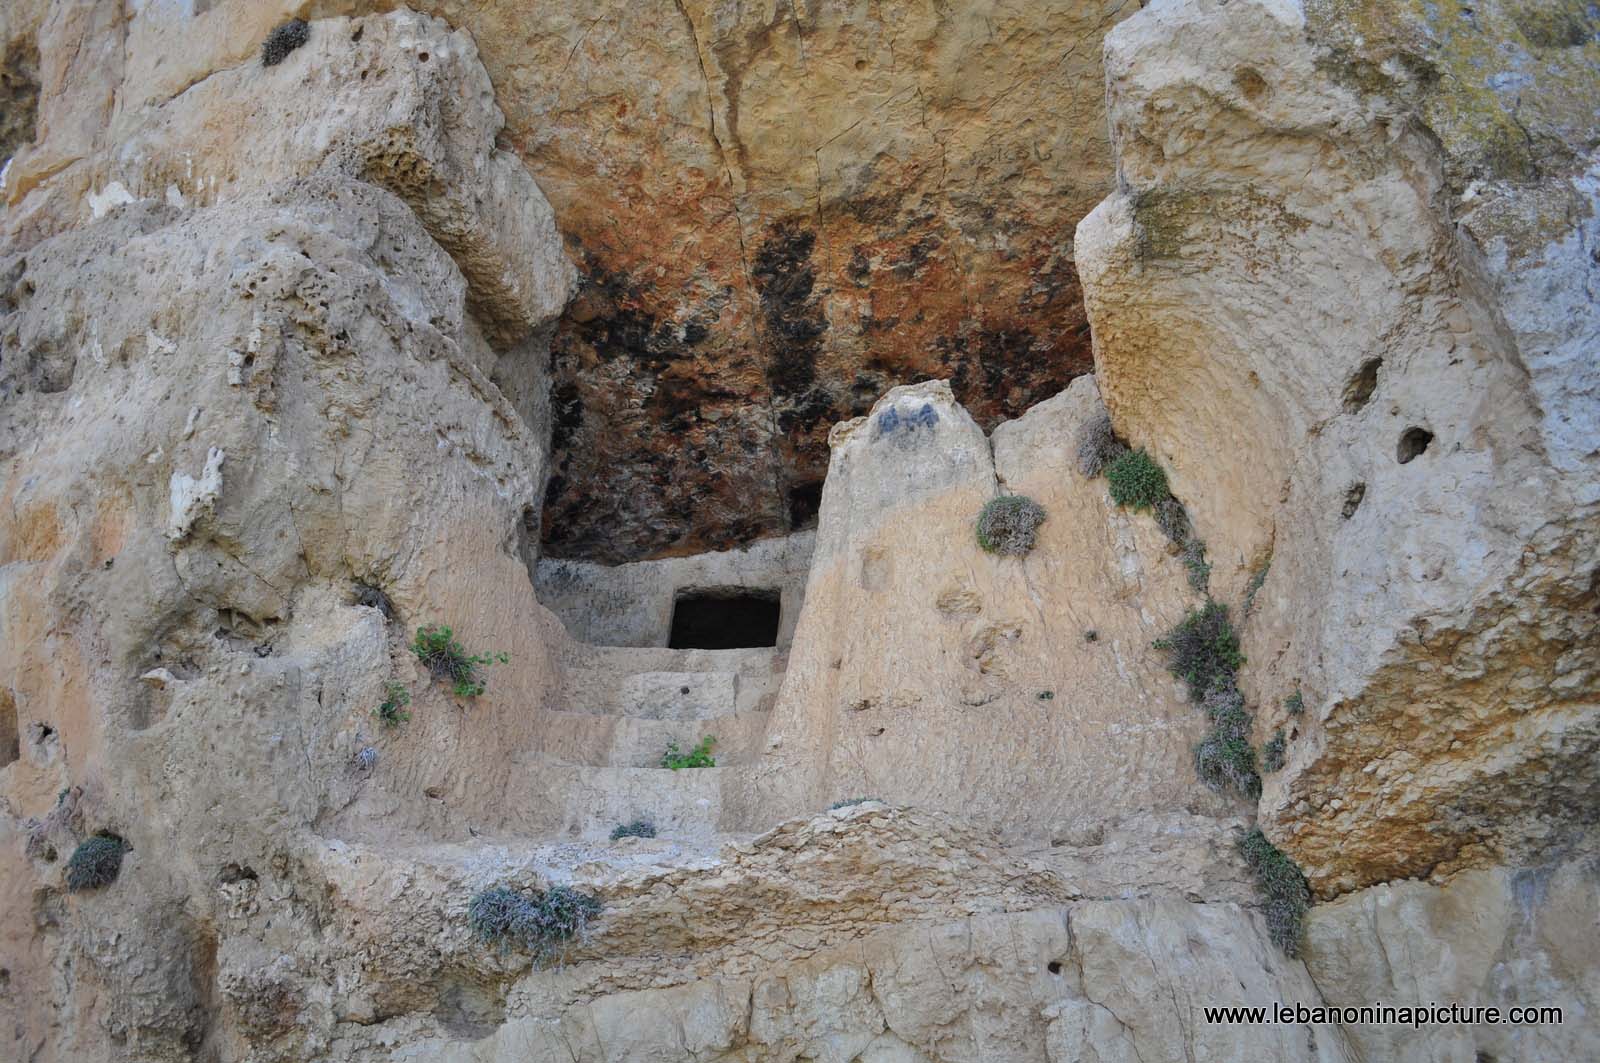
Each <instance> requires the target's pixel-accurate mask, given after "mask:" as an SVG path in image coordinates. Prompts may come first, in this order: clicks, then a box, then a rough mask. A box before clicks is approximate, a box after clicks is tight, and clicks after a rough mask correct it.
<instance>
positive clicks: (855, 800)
mask: <svg viewBox="0 0 1600 1063" xmlns="http://www.w3.org/2000/svg"><path fill="white" fill-rule="evenodd" d="M878 800H881V798H877V797H847V798H845V799H844V800H843V801H835V802H834V803H833V804H831V805H829V806H828V811H829V812H832V811H834V810H836V809H840V808H849V807H850V806H851V805H860V804H865V803H866V802H868V801H878Z"/></svg>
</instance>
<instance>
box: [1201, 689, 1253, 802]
mask: <svg viewBox="0 0 1600 1063" xmlns="http://www.w3.org/2000/svg"><path fill="white" fill-rule="evenodd" d="M1200 708H1201V709H1203V710H1204V711H1205V714H1206V718H1207V719H1208V720H1209V721H1210V722H1211V729H1210V730H1209V731H1207V732H1206V735H1205V737H1204V738H1202V739H1201V740H1200V744H1199V745H1197V746H1195V747H1194V767H1195V773H1196V774H1198V775H1199V776H1200V781H1201V782H1203V783H1205V784H1206V785H1207V786H1209V787H1210V788H1211V789H1213V790H1215V791H1217V792H1218V793H1222V792H1224V791H1227V790H1233V791H1234V792H1235V793H1237V794H1239V796H1241V797H1244V798H1246V799H1248V800H1252V801H1253V800H1255V799H1256V798H1258V797H1260V796H1261V776H1260V774H1259V773H1258V772H1257V771H1256V751H1255V748H1254V747H1253V746H1251V744H1250V713H1249V712H1248V711H1247V710H1246V709H1245V707H1244V695H1243V694H1241V693H1239V690H1238V688H1237V687H1235V686H1234V685H1233V682H1232V679H1231V678H1230V679H1228V680H1225V681H1219V682H1218V683H1216V684H1215V685H1214V686H1212V688H1211V690H1210V692H1209V693H1207V694H1206V696H1205V698H1204V699H1202V700H1201V702H1200Z"/></svg>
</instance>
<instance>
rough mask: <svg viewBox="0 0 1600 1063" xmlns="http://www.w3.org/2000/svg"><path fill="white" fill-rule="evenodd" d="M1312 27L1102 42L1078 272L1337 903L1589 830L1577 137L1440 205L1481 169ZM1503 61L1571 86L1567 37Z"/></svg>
mask: <svg viewBox="0 0 1600 1063" xmlns="http://www.w3.org/2000/svg"><path fill="white" fill-rule="evenodd" d="M1493 7H1494V5H1488V8H1493ZM1512 7H1514V5H1510V6H1507V7H1506V8H1505V10H1506V11H1509V10H1511V8H1512ZM1486 10H1487V9H1486ZM1519 10H1520V9H1519ZM1311 13H1312V12H1311V11H1310V9H1309V8H1308V10H1307V11H1306V12H1302V11H1301V9H1300V8H1299V7H1298V6H1297V5H1292V4H1283V3H1270V2H1265V0H1260V2H1250V3H1232V4H1227V5H1224V4H1221V3H1211V2H1195V3H1182V4H1167V5H1161V6H1157V7H1152V8H1151V9H1150V10H1148V11H1147V12H1146V13H1145V14H1143V15H1141V16H1140V17H1139V18H1138V19H1136V20H1130V21H1129V22H1128V23H1126V24H1125V25H1123V26H1121V27H1119V28H1118V29H1117V30H1116V31H1114V32H1113V33H1112V34H1111V35H1110V37H1108V39H1107V52H1106V55H1107V79H1108V86H1109V88H1108V99H1109V101H1110V103H1109V106H1110V113H1111V121H1112V129H1113V137H1114V140H1115V142H1116V145H1117V152H1118V162H1119V173H1120V174H1121V180H1122V189H1121V190H1120V191H1119V192H1118V194H1117V195H1115V196H1113V197H1112V198H1110V199H1108V200H1107V201H1106V202H1105V203H1103V204H1102V205H1101V206H1100V207H1098V208H1097V209H1096V210H1095V212H1094V213H1093V214H1091V215H1090V217H1089V218H1087V219H1085V221H1084V222H1083V223H1082V224H1081V225H1080V226H1079V229H1078V250H1079V264H1080V268H1081V269H1082V270H1083V275H1084V277H1085V280H1086V284H1087V292H1088V307H1089V313H1090V318H1091V320H1092V321H1093V323H1094V326H1095V337H1096V340H1095V342H1096V362H1097V366H1098V377H1099V380H1100V385H1101V387H1102V389H1103V390H1104V393H1105V396H1106V404H1107V406H1108V407H1109V408H1110V410H1111V413H1112V416H1113V418H1114V420H1115V422H1116V424H1117V426H1118V428H1119V430H1121V431H1122V432H1123V433H1124V434H1125V435H1126V436H1127V437H1128V438H1129V439H1130V440H1131V441H1132V442H1133V443H1135V444H1138V445H1143V446H1147V447H1149V448H1150V450H1151V451H1152V452H1153V453H1154V454H1155V455H1156V456H1157V457H1158V458H1159V459H1160V460H1161V461H1162V462H1163V464H1165V465H1166V466H1167V467H1168V468H1169V469H1170V470H1171V471H1172V478H1173V485H1174V489H1175V490H1176V492H1177V493H1178V494H1179V496H1180V497H1182V498H1183V499H1184V501H1185V502H1186V503H1188V505H1189V507H1190V509H1191V511H1192V512H1193V513H1194V514H1195V517H1196V523H1197V525H1198V528H1199V531H1200V534H1201V536H1202V537H1203V538H1204V539H1205V540H1206V541H1207V543H1208V545H1209V547H1210V553H1211V556H1212V558H1213V559H1214V560H1215V561H1216V562H1217V569H1216V571H1215V573H1214V574H1213V584H1214V587H1216V589H1217V590H1218V593H1220V594H1222V595H1223V596H1225V597H1227V598H1230V599H1232V600H1233V601H1234V602H1235V603H1238V602H1239V601H1240V600H1241V599H1242V598H1243V597H1244V591H1245V589H1246V585H1247V584H1248V583H1249V582H1251V581H1252V580H1253V579H1254V580H1258V581H1259V590H1258V592H1257V593H1255V594H1254V595H1253V598H1254V601H1255V606H1256V607H1255V609H1254V610H1253V612H1252V614H1251V615H1250V617H1249V620H1248V626H1247V627H1246V646H1245V650H1246V653H1247V654H1248V655H1249V657H1250V660H1251V663H1250V666H1249V667H1248V668H1247V669H1246V673H1245V675H1246V680H1247V683H1248V684H1249V692H1250V693H1251V694H1252V696H1253V698H1254V700H1255V701H1256V703H1257V704H1258V705H1259V706H1260V711H1259V713H1258V716H1259V724H1260V733H1259V739H1260V740H1265V737H1266V736H1267V735H1269V734H1271V733H1272V732H1273V730H1274V729H1275V728H1277V727H1280V726H1281V727H1282V728H1284V730H1285V731H1286V733H1288V734H1289V735H1290V736H1291V739H1292V740H1291V743H1290V746H1289V765H1288V768H1287V769H1286V770H1285V771H1284V772H1282V773H1281V774H1278V775H1275V776H1272V777H1270V778H1269V780H1268V785H1267V788H1266V792H1265V794H1264V796H1263V799H1262V805H1261V811H1262V818H1263V821H1264V823H1265V825H1266V827H1267V829H1268V832H1269V834H1270V835H1271V836H1272V837H1273V838H1274V839H1275V840H1276V841H1278V842H1279V844H1281V845H1283V846H1284V847H1285V848H1286V849H1287V850H1288V851H1289V852H1290V853H1292V854H1293V855H1294V856H1295V857H1296V858H1297V859H1298V860H1300V862H1301V863H1302V864H1303V865H1304V866H1305V868H1306V871H1307V873H1308V874H1309V875H1310V876H1311V878H1312V881H1313V882H1314V884H1315V885H1316V887H1317V888H1318V889H1319V890H1321V891H1323V892H1324V893H1326V894H1335V893H1339V892H1342V891H1345V890H1349V889H1352V888H1357V887H1360V886H1362V885H1366V884H1368V883H1372V882H1377V881H1383V880H1387V879H1391V878H1395V877H1412V876H1423V877H1425V876H1428V875H1430V874H1443V873H1448V872H1449V871H1452V870H1456V869H1459V868H1462V867H1469V866H1476V865H1481V864H1486V863H1494V862H1496V861H1499V860H1505V859H1510V860H1513V861H1517V860H1525V859H1540V857H1541V854H1548V853H1554V852H1558V851H1560V850H1561V849H1562V848H1563V847H1564V846H1566V845H1569V844H1571V843H1572V842H1573V841H1574V840H1575V838H1576V837H1578V836H1579V835H1581V834H1582V833H1583V832H1584V831H1586V830H1587V829H1588V827H1589V826H1591V825H1592V822H1593V816H1592V814H1591V813H1590V812H1589V810H1591V809H1592V808H1593V807H1594V799H1595V796H1596V787H1597V786H1600V775H1597V774H1596V773H1595V771H1594V764H1595V762H1596V760H1595V758H1596V752H1597V750H1600V715H1597V714H1596V704H1597V698H1596V693H1597V689H1600V674H1597V673H1596V671H1595V669H1594V662H1595V661H1596V659H1597V658H1596V654H1595V650H1596V648H1597V646H1600V620H1597V614H1596V611H1595V603H1596V593H1597V591H1596V588H1597V586H1600V583H1597V579H1600V577H1597V575H1596V572H1595V570H1594V567H1593V560H1592V559H1593V557H1594V551H1595V547H1596V544H1597V535H1600V511H1597V509H1596V502H1597V498H1600V492H1597V486H1596V485H1597V483H1600V451H1597V449H1596V440H1600V425H1597V423H1596V420H1595V406H1594V395H1595V389H1594V380H1593V372H1592V368H1591V366H1592V360H1591V359H1589V358H1588V356H1587V355H1586V354H1584V353H1583V352H1585V351H1592V349H1593V347H1592V340H1593V336H1594V321H1595V318H1596V313H1595V307H1594V302H1593V294H1592V293H1593V291H1594V277H1595V270H1596V265H1595V263H1594V261H1593V260H1592V257H1591V256H1588V255H1587V254H1586V253H1585V252H1583V251H1582V250H1581V249H1582V248H1584V247H1589V246H1592V241H1593V240H1594V237H1595V235H1596V229H1595V225H1596V222H1595V217H1596V215H1595V211H1594V202H1595V195H1594V192H1595V184H1594V178H1593V175H1592V174H1593V171H1592V166H1593V162H1592V158H1591V159H1586V158H1585V157H1584V155H1583V153H1584V152H1585V151H1586V150H1588V147H1589V145H1590V144H1592V141H1593V137H1594V135H1595V132H1596V128H1595V127H1594V126H1593V123H1592V120H1591V122H1590V125H1589V126H1586V127H1584V130H1582V131H1579V132H1578V133H1574V134H1573V135H1572V136H1571V138H1570V139H1568V140H1567V141H1566V142H1565V143H1566V144H1567V146H1568V147H1567V150H1566V151H1565V152H1564V153H1548V154H1545V155H1541V156H1540V157H1541V158H1543V159H1544V160H1545V161H1544V162H1541V163H1540V164H1538V166H1537V167H1535V169H1536V170H1537V171H1538V174H1539V176H1538V177H1537V179H1535V180H1531V181H1523V182H1521V183H1518V182H1515V181H1511V180H1508V179H1505V178H1503V177H1501V176H1499V175H1498V173H1497V172H1496V171H1492V170H1490V171H1483V172H1482V177H1481V178H1479V179H1478V183H1476V184H1473V185H1471V186H1470V187H1468V188H1465V189H1463V188H1461V187H1458V186H1457V185H1456V184H1455V183H1454V182H1455V180H1456V175H1457V174H1458V173H1461V172H1468V173H1478V172H1480V171H1479V170H1477V169H1474V166H1479V165H1480V164H1481V160H1480V162H1477V163H1475V162H1474V161H1473V160H1471V159H1465V158H1463V157H1461V156H1460V155H1458V154H1455V153H1452V152H1451V151H1450V150H1448V148H1449V144H1450V143H1451V142H1452V141H1451V136H1450V135H1447V134H1446V133H1436V132H1435V131H1434V129H1433V127H1432V126H1430V125H1428V124H1427V121H1428V120H1429V115H1430V114H1432V113H1433V112H1432V111H1430V110H1429V109H1428V108H1421V110H1420V111H1419V110H1418V107H1419V106H1420V105H1419V104H1417V103H1416V101H1414V100H1410V99H1408V98H1407V97H1406V96H1405V94H1404V93H1403V92H1401V91H1400V90H1399V89H1394V88H1393V87H1392V86H1389V85H1387V83H1382V84H1378V85H1376V86H1375V85H1373V84H1371V83H1369V82H1366V81H1362V80H1361V79H1360V78H1355V77H1354V74H1356V73H1359V72H1360V70H1361V69H1362V68H1359V67H1357V66H1355V65H1354V64H1353V63H1352V61H1350V60H1349V59H1348V57H1346V58H1345V59H1343V60H1341V59H1340V58H1339V55H1340V53H1338V52H1337V51H1336V50H1332V49H1330V48H1329V47H1327V46H1325V44H1324V43H1323V42H1322V41H1321V40H1319V39H1318V37H1317V34H1318V33H1319V32H1321V31H1320V29H1319V25H1320V24H1319V23H1318V22H1317V21H1316V20H1315V19H1312V18H1311V17H1310V15H1311ZM1495 17H1497V18H1498V17H1499V15H1498V14H1496V16H1495ZM1586 17H1587V16H1586ZM1455 39H1456V38H1453V37H1447V38H1446V40H1447V42H1448V41H1449V40H1455ZM1518 40H1520V41H1522V43H1523V44H1525V45H1526V46H1527V47H1528V48H1529V49H1531V50H1530V51H1529V53H1528V59H1527V62H1526V63H1525V64H1524V65H1525V66H1526V67H1527V70H1528V75H1527V77H1528V82H1527V84H1526V85H1525V86H1524V88H1525V89H1526V96H1527V97H1528V98H1529V99H1535V98H1537V99H1540V100H1544V101H1545V103H1544V104H1542V105H1541V106H1540V107H1539V108H1533V107H1531V106H1530V114H1531V115H1544V116H1546V120H1548V121H1551V122H1553V121H1554V119H1553V118H1550V117H1549V116H1550V115H1552V114H1554V113H1556V112H1557V111H1560V110H1561V108H1563V107H1565V106H1566V105H1564V104H1556V103H1554V102H1552V101H1553V98H1554V97H1555V96H1558V95H1559V94H1561V93H1563V92H1566V91H1581V92H1586V93H1589V94H1590V96H1591V97H1592V95H1593V93H1594V92H1595V91H1596V89H1595V86H1594V84H1593V83H1592V81H1583V82H1580V83H1577V84H1575V85H1574V84H1569V82H1568V81H1563V80H1562V78H1563V77H1564V76H1565V72H1566V71H1567V66H1566V65H1565V64H1567V63H1568V62H1569V58H1568V56H1567V50H1566V49H1565V46H1562V47H1559V48H1558V47H1556V46H1554V45H1548V46H1546V45H1541V44H1539V43H1537V42H1535V41H1531V40H1526V39H1524V38H1518ZM1373 47H1374V48H1377V47H1378V45H1377V44H1376V43H1374V44H1373ZM1596 47H1597V46H1596V45H1595V44H1594V43H1593V42H1592V41H1588V40H1587V39H1586V43H1582V44H1578V45H1574V46H1573V48H1575V49H1580V50H1584V49H1586V50H1589V51H1592V50H1593V49H1594V48H1596ZM1439 61H1440V62H1443V61H1444V60H1439ZM1485 77H1487V78H1488V83H1490V84H1496V83H1497V82H1495V78H1494V76H1490V74H1486V75H1485ZM1424 81H1425V82H1426V79H1424ZM1427 84H1428V85H1429V86H1431V88H1430V89H1429V90H1428V91H1432V92H1434V93H1435V95H1434V96H1431V97H1428V99H1429V100H1430V101H1431V104H1432V106H1433V107H1434V108H1442V107H1444V106H1445V105H1446V104H1449V103H1454V104H1458V105H1460V106H1466V105H1467V104H1468V103H1474V104H1475V105H1476V106H1479V107H1480V108H1488V109H1489V110H1486V111H1483V112H1482V113H1484V114H1486V115H1489V116H1490V117H1493V116H1494V115H1499V114H1501V112H1500V111H1498V110H1494V109H1493V108H1495V107H1502V106H1506V105H1507V101H1506V100H1505V99H1504V98H1502V97H1500V96H1496V95H1495V94H1494V93H1490V94H1489V98H1488V99H1487V100H1484V99H1482V98H1481V94H1478V93H1476V92H1467V90H1465V89H1463V90H1461V91H1462V92H1466V95H1467V96H1468V97H1470V99H1465V100H1463V99H1454V98H1452V97H1450V96H1449V95H1448V93H1449V92H1451V91H1452V89H1451V85H1452V84H1454V83H1453V82H1451V81H1449V80H1448V79H1446V80H1443V81H1438V82H1427ZM1418 91H1422V90H1418ZM1440 93H1443V94H1445V95H1443V96H1440V95H1438V94H1440ZM1512 110H1513V111H1514V108H1512ZM1563 113H1565V112H1563ZM1530 120H1531V119H1530ZM1540 142H1541V141H1535V144H1536V145H1537V144H1538V143H1540ZM1441 143H1443V144H1444V148H1443V149H1442V148H1441ZM1558 163H1559V168H1557V169H1549V170H1547V169H1545V168H1544V167H1546V166H1551V167H1554V166H1557V164H1558ZM1482 165H1486V164H1482ZM1530 165H1531V164H1530ZM1558 205H1559V206H1558ZM1534 293H1537V295H1535V294H1534ZM1297 690H1298V691H1300V692H1301V695H1302V697H1303V699H1304V703H1305V706H1306V712H1305V716H1304V717H1303V718H1302V717H1296V716H1293V715H1291V714H1290V713H1289V712H1288V711H1287V709H1286V707H1285V702H1286V699H1288V698H1289V697H1290V696H1291V695H1292V694H1293V693H1294V692H1295V691H1297Z"/></svg>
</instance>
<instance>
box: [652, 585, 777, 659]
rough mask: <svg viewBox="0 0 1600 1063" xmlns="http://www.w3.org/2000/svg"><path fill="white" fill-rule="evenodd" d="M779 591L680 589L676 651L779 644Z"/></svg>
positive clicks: (674, 636)
mask: <svg viewBox="0 0 1600 1063" xmlns="http://www.w3.org/2000/svg"><path fill="white" fill-rule="evenodd" d="M779 612H780V606H779V602H778V592H777V591H766V590H749V589H747V588H744V587H729V588H725V589H718V590H701V591H680V592H679V593H678V597H677V600H676V601H674V602H673V605H672V634H671V635H670V636H669V637H668V639H667V646H668V647H670V648H671V649H675V650H738V649H746V648H749V647H754V646H776V645H777V644H778V619H779Z"/></svg>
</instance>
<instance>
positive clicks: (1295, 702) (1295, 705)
mask: <svg viewBox="0 0 1600 1063" xmlns="http://www.w3.org/2000/svg"><path fill="white" fill-rule="evenodd" d="M1283 707H1284V708H1286V709H1288V710H1289V715H1290V716H1299V715H1300V714H1301V713H1303V712H1305V711H1306V699H1305V695H1303V694H1301V693H1300V688H1299V687H1295V688H1294V693H1293V694H1290V695H1289V696H1288V697H1286V698H1284V699H1283Z"/></svg>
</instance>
